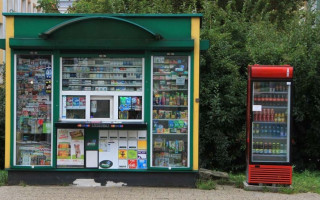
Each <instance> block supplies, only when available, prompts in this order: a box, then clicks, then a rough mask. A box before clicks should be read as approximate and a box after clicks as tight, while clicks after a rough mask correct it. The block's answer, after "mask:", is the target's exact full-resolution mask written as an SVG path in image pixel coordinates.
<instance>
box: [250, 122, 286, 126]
mask: <svg viewBox="0 0 320 200" xmlns="http://www.w3.org/2000/svg"><path fill="white" fill-rule="evenodd" d="M252 123H255V124H280V125H281V124H283V125H286V124H287V122H263V121H252Z"/></svg>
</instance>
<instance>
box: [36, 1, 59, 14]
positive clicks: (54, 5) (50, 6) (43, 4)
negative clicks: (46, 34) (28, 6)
mask: <svg viewBox="0 0 320 200" xmlns="http://www.w3.org/2000/svg"><path fill="white" fill-rule="evenodd" d="M58 3H59V1H58V0H38V6H37V8H38V9H39V8H40V9H42V10H43V12H44V13H59V10H58Z"/></svg>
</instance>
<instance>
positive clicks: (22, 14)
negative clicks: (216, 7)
mask: <svg viewBox="0 0 320 200" xmlns="http://www.w3.org/2000/svg"><path fill="white" fill-rule="evenodd" d="M2 15H3V16H34V17H39V16H42V17H83V16H97V15H98V16H101V14H56V13H8V12H5V13H2ZM102 16H112V17H146V18H148V17H175V18H176V17H178V18H179V17H180V18H181V17H202V16H203V15H202V14H200V13H195V14H191V13H190V14H187V13H186V14H104V15H102Z"/></svg>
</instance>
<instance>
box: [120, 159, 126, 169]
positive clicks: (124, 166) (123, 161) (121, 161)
mask: <svg viewBox="0 0 320 200" xmlns="http://www.w3.org/2000/svg"><path fill="white" fill-rule="evenodd" d="M118 163H119V168H122V169H127V168H128V161H127V160H119V162H118Z"/></svg>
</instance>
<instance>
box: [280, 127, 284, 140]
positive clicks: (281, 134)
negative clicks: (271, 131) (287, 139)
mask: <svg viewBox="0 0 320 200" xmlns="http://www.w3.org/2000/svg"><path fill="white" fill-rule="evenodd" d="M280 136H281V137H283V136H284V131H283V127H282V126H281V128H280Z"/></svg>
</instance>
